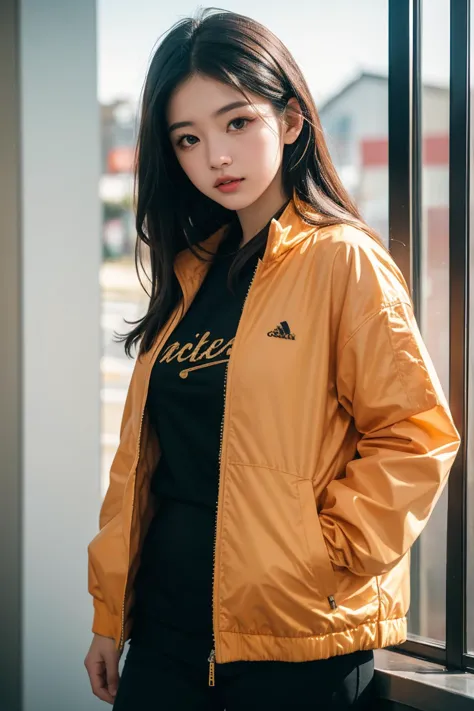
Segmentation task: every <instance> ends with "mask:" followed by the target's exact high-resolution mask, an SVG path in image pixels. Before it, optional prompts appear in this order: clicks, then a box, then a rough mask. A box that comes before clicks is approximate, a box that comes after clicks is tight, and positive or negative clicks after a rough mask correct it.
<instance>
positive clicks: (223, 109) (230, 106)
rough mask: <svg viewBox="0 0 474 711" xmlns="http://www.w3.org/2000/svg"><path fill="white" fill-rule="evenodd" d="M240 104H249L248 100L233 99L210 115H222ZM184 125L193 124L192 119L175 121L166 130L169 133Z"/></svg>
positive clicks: (237, 107)
mask: <svg viewBox="0 0 474 711" xmlns="http://www.w3.org/2000/svg"><path fill="white" fill-rule="evenodd" d="M242 106H249V102H248V101H233V102H232V103H231V104H226V105H225V106H222V107H221V108H220V109H217V111H214V113H213V114H212V115H213V116H214V117H217V116H222V114H227V113H228V112H229V111H232V110H233V109H240V108H241V107H242ZM185 126H194V123H193V122H192V121H177V122H176V123H173V124H171V126H170V127H169V129H168V131H169V132H170V133H171V132H172V131H176V129H177V128H184V127H185Z"/></svg>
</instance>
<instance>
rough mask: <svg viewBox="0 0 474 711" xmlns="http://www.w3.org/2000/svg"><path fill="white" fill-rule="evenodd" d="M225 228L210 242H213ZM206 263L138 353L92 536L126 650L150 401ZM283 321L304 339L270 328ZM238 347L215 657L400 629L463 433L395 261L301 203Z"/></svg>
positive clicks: (269, 656)
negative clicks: (417, 557)
mask: <svg viewBox="0 0 474 711" xmlns="http://www.w3.org/2000/svg"><path fill="white" fill-rule="evenodd" d="M222 235H223V230H220V231H219V232H217V233H216V234H214V235H213V236H212V237H210V238H209V239H207V240H206V241H205V242H204V245H205V246H206V247H207V248H208V249H211V250H215V249H216V248H217V246H218V244H219V241H220V240H221V238H222ZM207 269H208V262H202V261H200V260H199V259H197V258H196V257H195V256H194V255H193V254H192V253H191V252H190V251H189V250H184V251H183V252H180V254H179V255H178V256H177V258H176V260H175V271H176V275H177V277H178V279H179V281H180V283H181V286H182V289H183V294H184V297H183V303H182V307H183V308H181V309H180V308H179V307H177V308H176V310H175V311H174V312H173V313H172V315H171V316H170V318H169V320H168V322H167V323H166V324H165V326H164V327H163V329H162V330H161V332H160V333H159V334H157V337H156V341H155V343H154V345H153V348H152V349H151V350H150V351H149V352H148V353H147V354H144V355H142V356H140V357H138V358H137V361H136V363H135V368H134V372H133V375H132V379H131V383H130V387H129V391H128V394H127V399H126V403H125V408H124V413H123V420H122V425H121V433H120V444H119V447H118V450H117V453H116V455H115V458H114V460H113V463H112V467H111V471H110V485H109V488H108V491H107V494H106V496H105V499H104V502H103V504H102V508H101V513H100V524H99V525H100V531H99V533H98V534H97V536H96V537H95V538H94V539H93V540H92V542H91V543H90V545H89V549H88V551H89V590H90V593H91V594H92V596H93V598H94V609H95V614H94V622H93V627H92V629H93V632H96V633H98V634H100V635H105V636H109V637H113V638H115V640H116V644H117V647H118V648H119V649H121V648H122V647H123V644H124V642H125V640H126V639H128V637H129V635H130V631H131V626H132V619H131V614H130V613H131V608H132V604H133V583H134V578H135V574H136V572H137V569H138V566H139V562H140V550H141V546H142V543H143V539H144V536H145V534H146V531H147V528H148V525H149V523H150V521H151V518H152V516H153V514H154V504H153V503H152V499H151V497H150V495H149V485H150V479H151V476H152V474H153V472H154V471H155V468H156V466H157V463H158V460H159V457H160V445H159V442H158V439H157V436H156V434H155V432H154V431H153V430H152V428H151V426H150V423H149V420H148V416H147V412H146V406H145V405H146V397H147V391H148V383H149V378H150V373H151V370H152V367H153V364H154V362H155V360H156V358H157V356H158V354H159V353H160V349H161V348H162V346H163V345H164V343H165V341H166V339H167V337H168V336H169V334H170V333H171V332H172V330H173V328H174V327H175V326H176V324H177V323H178V321H179V319H180V318H182V315H183V313H185V312H186V310H187V309H188V308H189V305H190V304H191V302H192V300H193V297H194V296H195V294H196V292H197V290H198V289H199V286H200V284H201V283H202V281H203V279H204V277H205V274H206V271H207ZM282 321H286V322H287V323H288V325H289V327H290V329H291V334H293V336H294V338H276V337H274V336H272V333H273V332H274V331H275V329H277V328H278V325H279V324H280V322H282ZM199 347H201V348H208V347H209V348H214V349H215V348H216V347H217V346H216V344H211V346H207V345H206V344H204V345H201V346H197V347H196V349H195V350H194V351H192V352H191V353H189V352H183V353H182V354H180V358H181V359H182V360H183V361H187V360H189V361H195V360H198V359H199V353H198V352H197V351H198V350H199ZM227 348H228V350H227V352H226V355H228V356H230V355H231V353H230V352H232V355H231V357H230V359H229V361H228V364H227V366H226V389H225V393H226V394H225V408H224V417H223V423H222V431H221V451H220V484H219V497H218V507H217V517H216V536H215V551H214V579H213V628H214V638H215V655H216V661H217V662H230V661H234V660H282V661H307V660H312V659H322V658H326V657H330V656H334V655H336V654H346V653H349V652H353V651H355V650H359V649H373V648H377V647H383V646H386V645H393V644H397V643H399V642H402V641H403V640H405V638H406V618H405V615H406V612H407V609H408V605H409V549H410V547H411V545H412V544H413V542H414V541H415V539H416V538H417V536H419V534H420V533H421V531H422V530H423V528H424V526H425V524H426V522H427V520H428V518H429V516H430V513H431V511H432V509H433V507H434V505H435V503H436V501H437V499H438V498H439V496H440V494H441V491H442V489H443V487H444V484H445V483H446V478H447V475H448V472H449V469H450V467H451V465H452V463H453V460H454V458H455V455H456V452H457V449H458V445H459V439H458V434H457V432H456V429H455V427H454V425H453V421H452V419H451V416H450V413H449V410H448V406H447V403H446V401H445V398H444V395H443V393H442V390H441V387H440V384H439V382H438V378H437V376H436V374H435V371H434V369H433V365H432V363H431V361H430V358H429V356H428V354H427V352H426V349H425V346H424V344H423V342H422V340H421V338H420V334H419V331H418V328H417V325H416V322H415V319H414V316H413V311H412V304H411V300H410V298H409V296H408V293H407V288H406V285H405V282H404V280H403V277H402V276H401V274H400V272H399V270H398V268H397V267H396V265H395V264H394V262H393V260H392V259H391V257H390V256H389V254H388V253H387V252H386V251H385V250H384V248H383V247H382V246H380V245H379V244H378V243H377V242H376V241H375V240H374V239H372V238H371V237H370V236H368V235H367V234H365V233H364V232H362V231H360V230H357V229H355V228H352V227H348V226H345V225H337V226H332V227H325V228H316V227H313V226H310V225H308V224H307V223H306V222H305V221H304V220H303V219H301V217H299V216H298V214H297V212H296V210H295V205H294V202H290V203H289V205H288V207H287V208H286V209H285V211H284V213H283V214H282V216H281V217H280V219H279V220H278V221H276V220H273V221H272V223H271V227H270V230H269V234H268V241H267V246H266V251H265V255H264V257H263V259H261V260H259V262H258V266H257V268H256V271H255V275H254V278H253V282H252V284H251V286H250V288H249V292H248V295H247V298H246V301H245V305H244V308H243V312H242V317H241V320H240V323H239V327H238V330H237V333H236V336H235V340H234V342H233V344H232V345H231V346H230V347H229V346H228V344H227ZM195 351H196V352H195Z"/></svg>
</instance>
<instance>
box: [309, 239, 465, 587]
mask: <svg viewBox="0 0 474 711" xmlns="http://www.w3.org/2000/svg"><path fill="white" fill-rule="evenodd" d="M357 251H358V255H357V258H356V259H350V260H349V262H350V264H349V267H350V268H351V265H352V269H351V271H352V273H350V274H349V275H348V287H347V293H346V303H347V304H348V306H347V308H346V310H349V312H350V313H349V319H346V318H345V317H343V318H342V324H343V327H342V329H341V330H342V333H341V336H342V340H341V343H340V350H339V354H338V359H337V381H336V382H337V391H338V398H339V402H340V403H341V406H342V407H344V408H345V409H346V410H347V411H348V413H349V414H350V415H351V417H352V418H353V424H354V425H355V427H356V429H357V430H358V431H359V433H360V434H361V438H360V440H359V442H358V456H357V457H356V458H355V459H354V460H352V461H351V462H349V464H348V465H347V467H346V471H345V476H343V477H342V478H340V479H335V480H333V481H332V482H331V483H330V484H329V485H328V487H327V488H326V490H325V492H324V493H323V496H322V500H321V507H320V512H319V515H320V522H321V527H322V531H323V535H324V539H325V542H326V545H327V548H328V552H329V557H330V559H331V562H332V563H333V565H334V566H339V567H343V568H347V569H348V570H350V571H351V572H352V573H354V574H356V575H370V576H374V575H381V574H383V573H385V572H387V571H389V570H390V569H391V568H392V567H394V566H395V565H396V564H397V563H398V562H399V561H400V559H401V558H402V557H403V556H404V555H405V554H406V553H407V551H408V550H409V548H410V547H411V546H412V544H413V543H414V541H415V540H416V538H417V537H418V536H419V535H420V533H421V532H422V530H423V528H424V526H425V525H426V523H427V521H428V518H429V516H430V514H431V511H432V510H433V508H434V506H435V504H436V502H437V500H438V498H439V496H440V494H441V492H442V490H443V488H444V485H445V483H446V480H447V476H448V473H449V470H450V468H451V466H452V464H453V461H454V459H455V456H456V453H457V450H458V447H459V436H458V433H457V431H456V429H455V426H454V424H453V421H452V418H451V415H450V413H449V409H448V405H447V403H446V400H445V397H444V395H443V392H442V389H441V386H440V383H439V381H438V378H437V376H436V373H435V371H434V368H433V365H432V363H431V360H430V357H429V355H428V353H427V351H426V348H425V346H424V343H423V341H422V339H421V336H420V333H419V330H418V327H417V324H416V322H415V318H414V315H413V311H412V307H411V302H410V299H409V297H408V294H407V292H406V290H405V288H404V282H403V278H402V277H401V275H400V274H399V272H398V271H397V269H396V267H395V265H394V264H391V263H390V260H389V259H388V261H386V263H385V265H381V264H380V263H379V262H378V257H377V255H376V256H375V258H374V255H369V254H367V253H365V254H364V250H357ZM357 300H359V303H358V302H357ZM360 302H363V303H362V305H361V303H360ZM354 309H355V311H354ZM351 315H352V316H354V315H356V316H357V320H356V322H355V323H354V322H353V326H354V327H353V328H352V330H351V332H350V334H349V335H347V333H348V329H347V328H344V321H346V323H347V321H348V320H349V321H350V320H351V318H350V317H351Z"/></svg>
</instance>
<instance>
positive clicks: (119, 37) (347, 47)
mask: <svg viewBox="0 0 474 711" xmlns="http://www.w3.org/2000/svg"><path fill="white" fill-rule="evenodd" d="M200 6H201V7H203V6H204V7H206V6H207V5H206V4H203V3H196V2H195V1H193V0H174V1H172V2H164V0H133V2H130V0H98V4H97V8H98V68H97V69H98V95H99V100H100V101H101V102H104V103H107V102H111V101H113V100H115V99H118V98H125V99H131V100H132V101H138V99H139V96H140V92H141V90H142V87H143V83H144V80H145V76H146V71H147V67H148V64H149V61H150V59H151V57H152V54H153V48H154V46H155V45H156V43H157V41H158V39H159V37H160V35H162V34H163V33H164V32H166V31H167V30H168V29H169V27H170V26H171V25H172V24H173V23H174V22H176V21H177V20H179V19H180V18H182V17H185V16H188V15H192V14H194V12H195V11H196V10H197V9H198V7H200ZM219 7H222V8H223V9H226V10H233V11H235V12H239V13H241V14H244V15H248V16H250V17H253V18H254V19H255V20H258V21H260V22H262V23H263V24H265V25H266V26H267V27H269V29H271V30H272V31H273V32H274V33H275V34H276V35H278V37H280V39H281V40H283V42H284V43H285V44H286V45H287V47H288V48H289V49H290V51H291V52H292V54H293V56H294V57H295V59H296V61H297V62H298V64H299V65H300V67H301V68H302V70H303V73H304V75H305V77H306V79H307V81H308V84H309V87H310V89H311V92H312V94H313V96H314V98H315V101H316V103H318V102H323V101H325V100H326V99H327V98H329V97H330V96H331V95H332V94H334V93H336V92H337V91H338V90H339V89H340V88H342V87H343V86H344V85H345V84H346V83H347V82H348V81H349V80H350V79H352V78H353V77H354V76H356V75H358V74H359V73H360V72H361V71H363V70H365V71H374V72H377V73H382V74H385V75H386V74H387V72H388V57H387V55H388V0H293V2H291V3H290V2H283V1H282V0H258V2H256V1H255V0H253V1H252V0H234V1H226V2H225V3H224V4H223V5H219ZM423 18H424V22H423V43H422V46H423V51H422V62H423V77H424V80H425V81H427V82H430V83H441V84H447V81H448V75H449V0H424V3H423Z"/></svg>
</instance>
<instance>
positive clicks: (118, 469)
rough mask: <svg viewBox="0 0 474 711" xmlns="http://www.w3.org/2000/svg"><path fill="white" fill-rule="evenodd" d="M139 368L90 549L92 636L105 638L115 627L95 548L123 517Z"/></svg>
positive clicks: (132, 449) (133, 451)
mask: <svg viewBox="0 0 474 711" xmlns="http://www.w3.org/2000/svg"><path fill="white" fill-rule="evenodd" d="M136 367H137V365H136V364H135V369H134V372H133V375H132V381H131V383H130V386H129V389H128V392H127V397H126V400H125V406H124V410H123V414H122V421H121V426H120V441H119V446H118V448H117V451H116V453H115V456H114V459H113V461H112V465H111V468H110V478H109V486H108V489H107V492H106V495H105V497H104V500H103V502H102V506H101V509H100V514H99V533H98V534H97V536H96V537H95V538H94V539H93V540H92V541H91V543H90V544H89V547H88V589H89V592H90V594H91V595H92V597H93V602H94V618H93V624H92V632H94V633H96V634H100V635H103V636H104V637H113V636H114V634H113V630H114V623H113V618H112V615H111V613H110V612H109V610H108V608H107V606H106V604H105V602H104V598H103V595H102V591H101V588H100V583H99V576H98V571H96V569H95V566H96V565H98V564H100V565H102V562H101V561H100V560H96V558H97V553H96V550H100V545H98V546H95V544H96V543H98V542H99V540H100V537H101V534H102V532H103V529H104V528H105V527H106V526H107V525H108V524H110V522H111V521H112V520H113V519H114V518H116V517H118V516H120V515H121V512H122V500H123V494H124V490H125V485H126V483H127V479H128V476H129V473H130V471H131V469H132V467H133V463H134V460H135V455H136V433H135V432H134V425H133V418H132V411H133V408H134V406H136V405H137V403H134V395H133V392H134V389H133V388H132V382H133V379H134V377H136V376H135V370H136Z"/></svg>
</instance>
